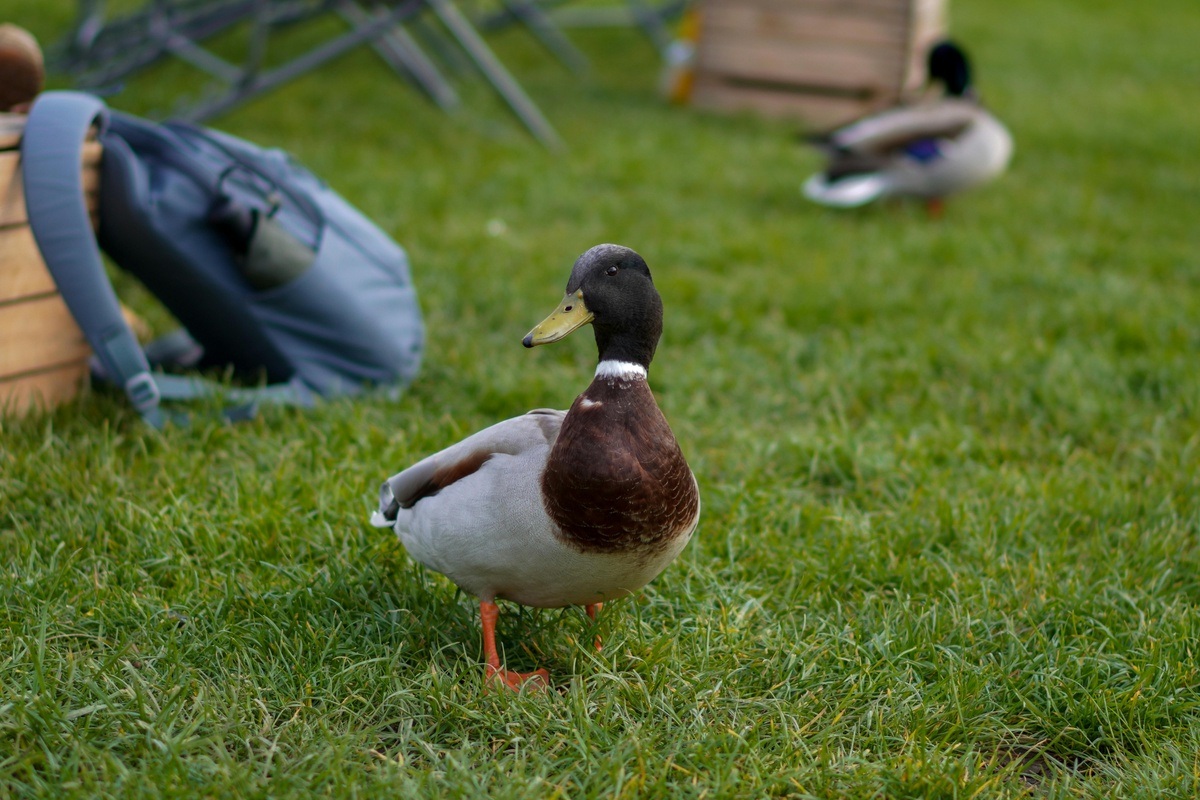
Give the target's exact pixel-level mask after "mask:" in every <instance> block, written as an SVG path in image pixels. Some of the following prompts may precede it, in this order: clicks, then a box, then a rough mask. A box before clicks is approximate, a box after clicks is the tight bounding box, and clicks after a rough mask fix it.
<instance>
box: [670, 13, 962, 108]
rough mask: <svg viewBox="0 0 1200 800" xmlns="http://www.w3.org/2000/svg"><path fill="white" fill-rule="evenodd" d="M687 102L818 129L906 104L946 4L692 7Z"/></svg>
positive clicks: (941, 31) (920, 79) (939, 33)
mask: <svg viewBox="0 0 1200 800" xmlns="http://www.w3.org/2000/svg"><path fill="white" fill-rule="evenodd" d="M699 13H700V39H699V42H698V43H697V48H696V76H695V88H694V90H693V95H692V97H693V102H694V103H695V104H696V105H697V106H699V107H702V108H711V109H717V110H727V111H747V110H749V111H756V112H759V113H762V114H765V115H768V116H784V117H791V118H795V119H797V120H799V121H801V122H803V123H805V125H806V126H807V127H809V128H811V129H815V130H827V129H830V128H833V127H836V126H838V125H841V124H844V123H846V122H850V121H851V120H854V119H856V118H858V117H860V116H862V115H864V114H867V113H870V112H873V111H877V110H879V109H882V108H886V107H888V106H890V105H893V104H895V103H896V102H898V101H900V100H902V99H906V98H908V97H910V96H911V95H912V94H913V93H915V92H916V91H917V90H918V89H919V88H920V87H921V85H922V84H923V83H924V81H925V54H926V52H927V51H928V48H929V46H930V45H931V44H932V43H934V42H936V41H937V40H938V39H940V38H941V37H943V36H944V35H945V0H701V2H700V4H699Z"/></svg>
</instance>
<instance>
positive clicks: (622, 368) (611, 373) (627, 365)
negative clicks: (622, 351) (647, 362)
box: [596, 361, 646, 381]
mask: <svg viewBox="0 0 1200 800" xmlns="http://www.w3.org/2000/svg"><path fill="white" fill-rule="evenodd" d="M596 377H597V378H610V379H612V378H615V379H620V380H627V381H631V380H635V379H638V378H640V379H641V380H645V379H646V368H645V367H643V366H642V365H641V364H635V363H634V362H632V361H601V362H600V363H599V364H597V365H596Z"/></svg>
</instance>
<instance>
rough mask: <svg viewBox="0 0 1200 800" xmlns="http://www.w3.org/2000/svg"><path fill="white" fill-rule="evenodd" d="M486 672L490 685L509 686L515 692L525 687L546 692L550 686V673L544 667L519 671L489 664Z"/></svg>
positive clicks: (485, 669) (485, 668)
mask: <svg viewBox="0 0 1200 800" xmlns="http://www.w3.org/2000/svg"><path fill="white" fill-rule="evenodd" d="M484 674H485V675H486V677H487V683H488V685H500V686H507V687H508V688H509V689H512V690H513V691H514V692H519V691H521V690H522V689H524V688H525V687H528V688H529V690H530V691H534V692H544V691H546V690H547V689H549V688H550V673H549V672H548V671H547V670H544V669H538V670H534V671H533V672H517V671H516V670H511V669H505V668H504V667H493V666H492V665H491V664H488V665H487V666H486V667H484Z"/></svg>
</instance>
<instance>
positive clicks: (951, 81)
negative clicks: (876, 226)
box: [927, 39, 972, 97]
mask: <svg viewBox="0 0 1200 800" xmlns="http://www.w3.org/2000/svg"><path fill="white" fill-rule="evenodd" d="M927 66H928V69H929V79H930V80H931V81H941V82H942V83H943V84H944V85H945V87H946V94H948V95H950V96H951V97H965V96H969V95H970V94H971V93H972V86H971V62H970V60H968V59H967V54H966V52H964V51H963V49H962V48H961V47H959V46H958V44H956V43H955V42H952V41H950V40H949V39H946V40H944V41H941V42H938V43H937V44H935V45H934V46H933V47H932V48H930V50H929V59H928V64H927Z"/></svg>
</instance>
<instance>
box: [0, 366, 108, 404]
mask: <svg viewBox="0 0 1200 800" xmlns="http://www.w3.org/2000/svg"><path fill="white" fill-rule="evenodd" d="M87 374H88V366H87V362H86V361H81V362H79V363H76V364H67V365H65V366H61V367H58V368H57V369H51V370H46V371H44V372H38V373H34V374H32V375H25V376H22V377H19V378H9V379H2V378H0V414H3V415H9V416H21V415H23V414H27V413H29V412H30V411H32V410H34V409H48V408H53V407H54V406H56V405H59V404H60V403H64V402H66V401H67V400H70V399H71V398H73V397H74V396H75V395H76V394H78V393H79V388H80V387H81V386H82V385H83V382H84V380H86V378H87Z"/></svg>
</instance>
